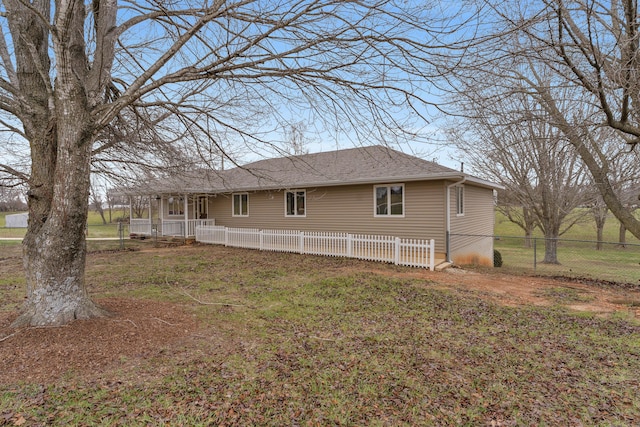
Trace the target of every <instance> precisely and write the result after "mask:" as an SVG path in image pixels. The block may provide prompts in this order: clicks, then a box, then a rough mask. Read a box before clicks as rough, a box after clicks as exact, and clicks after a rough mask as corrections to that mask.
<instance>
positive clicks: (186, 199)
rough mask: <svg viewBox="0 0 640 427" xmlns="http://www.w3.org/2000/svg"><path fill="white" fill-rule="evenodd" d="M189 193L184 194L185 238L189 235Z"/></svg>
mask: <svg viewBox="0 0 640 427" xmlns="http://www.w3.org/2000/svg"><path fill="white" fill-rule="evenodd" d="M188 197H189V196H188V195H187V194H185V195H184V238H185V239H186V238H187V236H188V235H189V199H188Z"/></svg>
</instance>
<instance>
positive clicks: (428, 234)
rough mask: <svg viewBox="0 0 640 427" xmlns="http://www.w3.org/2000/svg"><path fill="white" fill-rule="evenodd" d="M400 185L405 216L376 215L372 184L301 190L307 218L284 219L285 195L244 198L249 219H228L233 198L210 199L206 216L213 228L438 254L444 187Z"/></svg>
mask: <svg viewBox="0 0 640 427" xmlns="http://www.w3.org/2000/svg"><path fill="white" fill-rule="evenodd" d="M385 184H388V185H397V184H404V216H403V217H398V216H388V217H376V216H375V215H374V205H375V203H374V185H372V184H363V185H349V186H346V185H345V186H334V187H317V188H299V189H292V190H306V215H305V216H300V217H290V216H285V191H256V192H249V193H248V216H246V217H238V216H233V215H232V200H233V198H232V194H218V195H217V196H215V197H210V198H209V216H210V218H215V220H216V225H224V226H227V227H246V228H258V229H279V230H282V229H287V230H300V231H326V232H343V233H353V234H370V235H391V236H396V237H401V238H416V239H434V240H435V242H436V248H435V251H436V252H440V253H444V251H445V240H444V239H445V232H444V218H445V215H444V212H445V209H444V207H445V203H444V194H445V192H444V189H445V187H444V183H443V182H442V181H424V182H406V183H402V182H399V183H398V182H390V183H385Z"/></svg>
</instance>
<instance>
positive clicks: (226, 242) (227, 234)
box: [224, 227, 229, 246]
mask: <svg viewBox="0 0 640 427" xmlns="http://www.w3.org/2000/svg"><path fill="white" fill-rule="evenodd" d="M224 245H225V246H228V245H229V232H228V229H227V227H225V228H224Z"/></svg>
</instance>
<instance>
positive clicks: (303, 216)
mask: <svg viewBox="0 0 640 427" xmlns="http://www.w3.org/2000/svg"><path fill="white" fill-rule="evenodd" d="M300 192H302V193H304V215H298V214H293V215H289V213H288V212H287V194H289V193H294V194H295V193H300ZM297 200H298V199H297V197H295V198H294V201H295V204H296V206H294V209H293V211H294V212H297V211H298V209H296V208H297V203H298V201H297ZM307 209H308V206H307V190H305V189H302V188H301V189H295V190H286V191H285V192H284V216H285V217H286V218H306V216H307Z"/></svg>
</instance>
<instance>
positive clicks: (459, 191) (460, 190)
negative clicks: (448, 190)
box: [454, 185, 465, 216]
mask: <svg viewBox="0 0 640 427" xmlns="http://www.w3.org/2000/svg"><path fill="white" fill-rule="evenodd" d="M454 188H455V189H456V197H455V200H456V216H464V207H465V200H464V199H465V196H464V193H465V191H464V185H456V186H455V187H454ZM461 195H462V200H460V196H461ZM461 201H462V203H460V202H461Z"/></svg>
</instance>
